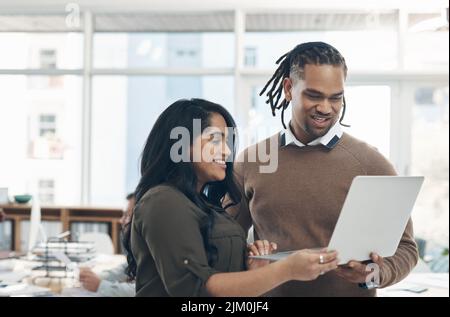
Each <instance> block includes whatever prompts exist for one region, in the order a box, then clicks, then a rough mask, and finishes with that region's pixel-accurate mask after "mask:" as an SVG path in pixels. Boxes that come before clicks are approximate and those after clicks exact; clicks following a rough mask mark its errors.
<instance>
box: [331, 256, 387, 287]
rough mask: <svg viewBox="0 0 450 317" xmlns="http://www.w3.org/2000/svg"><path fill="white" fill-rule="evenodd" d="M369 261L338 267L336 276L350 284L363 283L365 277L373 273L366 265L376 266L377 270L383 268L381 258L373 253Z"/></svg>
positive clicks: (353, 262)
mask: <svg viewBox="0 0 450 317" xmlns="http://www.w3.org/2000/svg"><path fill="white" fill-rule="evenodd" d="M370 259H371V261H364V262H358V261H350V262H348V263H347V264H345V265H340V266H339V267H338V268H337V269H336V274H337V275H338V276H340V277H341V278H343V279H345V280H347V281H348V282H350V283H365V282H366V281H367V276H368V275H369V274H371V273H372V272H373V271H372V268H370V267H368V266H367V265H368V263H374V264H376V265H378V268H379V269H381V268H382V267H383V263H384V259H383V257H382V256H379V255H378V254H376V253H374V252H372V253H371V254H370Z"/></svg>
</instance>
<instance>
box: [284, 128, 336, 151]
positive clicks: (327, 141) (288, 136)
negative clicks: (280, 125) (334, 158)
mask: <svg viewBox="0 0 450 317" xmlns="http://www.w3.org/2000/svg"><path fill="white" fill-rule="evenodd" d="M342 134H343V131H342V129H341V126H340V124H339V121H336V123H335V124H334V125H333V126H332V127H331V129H330V130H329V131H328V132H327V133H326V134H325V135H324V136H321V137H319V138H317V139H315V140H313V141H311V142H309V143H308V144H303V143H302V142H300V141H299V140H297V138H296V137H295V135H294V133H293V132H292V130H291V124H290V122H289V124H288V126H287V129H284V130H283V131H282V132H281V137H282V138H281V146H286V145H289V144H294V145H296V146H298V147H304V146H314V145H319V144H322V145H323V146H325V147H327V148H329V149H333V148H334V147H335V146H336V144H338V142H339V140H340V139H341V137H342Z"/></svg>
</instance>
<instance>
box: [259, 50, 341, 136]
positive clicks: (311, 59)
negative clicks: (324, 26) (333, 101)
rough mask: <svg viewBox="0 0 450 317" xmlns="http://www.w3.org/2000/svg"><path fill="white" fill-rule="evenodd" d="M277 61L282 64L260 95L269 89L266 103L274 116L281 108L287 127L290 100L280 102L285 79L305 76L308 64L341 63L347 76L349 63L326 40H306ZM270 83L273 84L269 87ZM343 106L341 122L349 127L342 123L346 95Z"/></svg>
mask: <svg viewBox="0 0 450 317" xmlns="http://www.w3.org/2000/svg"><path fill="white" fill-rule="evenodd" d="M280 62H281V63H280ZM276 63H277V65H278V64H280V66H278V68H277V70H276V71H275V73H274V74H273V76H272V78H270V80H269V81H268V82H267V83H266V85H265V86H264V88H263V89H262V90H261V92H260V93H259V95H260V96H262V94H263V93H264V92H266V91H267V93H266V96H267V100H266V103H268V104H270V108H271V109H272V115H273V116H275V111H276V110H277V109H281V123H282V124H283V127H284V128H285V129H286V124H285V123H284V111H285V110H286V108H287V107H288V106H289V101H288V100H286V98H284V99H283V100H282V101H281V102H280V99H281V94H282V92H283V80H284V79H285V78H288V77H290V76H294V75H296V76H299V77H300V78H303V69H304V67H305V65H307V64H313V65H340V66H342V67H343V69H344V76H345V77H347V64H346V63H345V59H344V57H343V56H342V55H341V53H339V51H338V50H337V49H336V48H334V47H333V46H331V45H329V44H327V43H324V42H306V43H302V44H299V45H297V46H296V47H295V48H294V49H293V50H291V51H290V52H287V53H286V54H284V55H283V56H281V57H280V58H279V59H278V60H277V62H276ZM270 84H272V86H271V87H270V89H268V87H269V86H270ZM342 106H343V109H342V116H341V118H340V119H339V124H341V125H342V126H345V127H349V125H346V124H344V123H342V121H343V120H344V116H345V97H343V104H342Z"/></svg>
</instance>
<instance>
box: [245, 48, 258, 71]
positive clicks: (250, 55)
mask: <svg viewBox="0 0 450 317" xmlns="http://www.w3.org/2000/svg"><path fill="white" fill-rule="evenodd" d="M256 53H257V51H256V47H246V48H245V55H244V66H247V67H254V66H256V58H257V56H256Z"/></svg>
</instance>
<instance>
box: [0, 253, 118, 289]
mask: <svg viewBox="0 0 450 317" xmlns="http://www.w3.org/2000/svg"><path fill="white" fill-rule="evenodd" d="M124 262H126V258H125V256H123V255H118V254H116V255H102V254H100V255H97V256H96V258H95V259H94V260H91V261H90V266H92V269H93V271H94V272H95V273H100V272H102V271H105V270H109V269H112V268H114V267H116V266H118V265H121V264H122V263H124ZM39 264H41V263H40V262H33V261H27V260H24V259H10V260H1V261H0V280H4V282H10V281H12V280H14V278H17V279H21V278H23V281H22V283H18V284H17V285H14V287H10V286H8V288H6V287H3V288H0V296H71V297H81V296H96V295H95V293H91V292H89V291H86V290H84V289H82V288H80V284H79V281H78V279H77V276H73V275H72V276H69V277H67V278H45V277H43V276H42V274H39V272H34V271H32V270H31V269H32V268H33V267H35V266H38V265H39ZM83 265H84V264H83Z"/></svg>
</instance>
